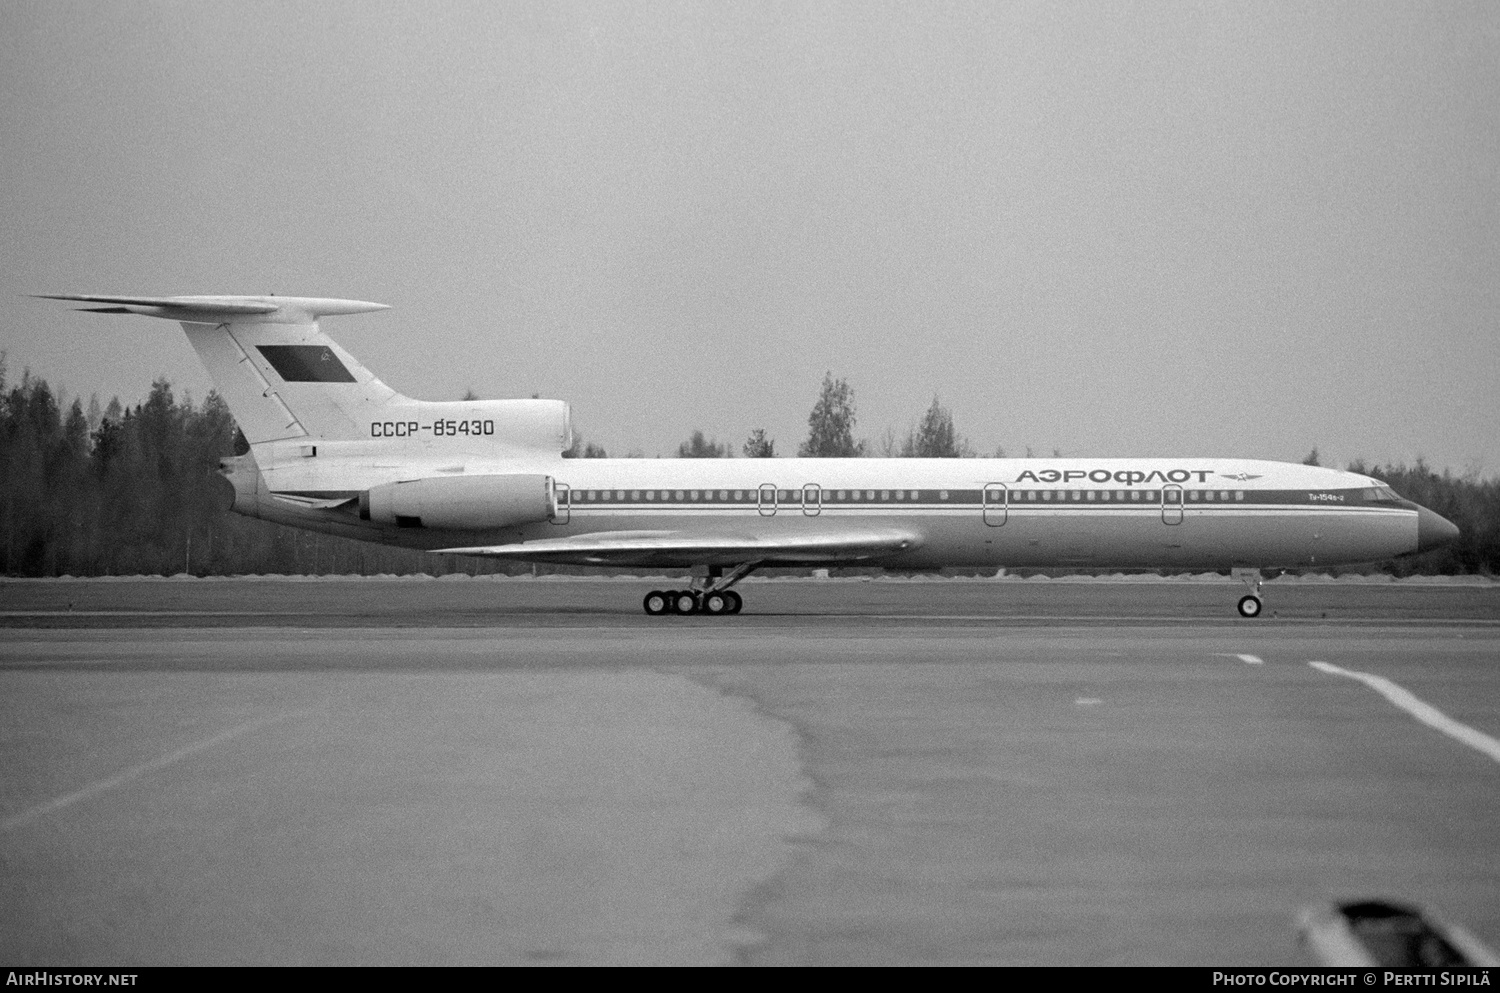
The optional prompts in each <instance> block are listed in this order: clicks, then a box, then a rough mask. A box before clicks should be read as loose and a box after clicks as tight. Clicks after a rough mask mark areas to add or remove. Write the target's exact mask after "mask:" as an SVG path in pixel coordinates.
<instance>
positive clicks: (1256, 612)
mask: <svg viewBox="0 0 1500 993" xmlns="http://www.w3.org/2000/svg"><path fill="white" fill-rule="evenodd" d="M1234 576H1235V578H1236V579H1238V580H1239V581H1240V582H1242V583H1244V584H1245V588H1246V589H1248V590H1249V591H1250V593H1249V595H1248V596H1242V597H1240V602H1239V604H1238V605H1237V606H1238V608H1239V612H1240V616H1241V617H1244V618H1251V617H1259V616H1260V612H1261V609H1262V607H1263V606H1264V604H1262V603H1261V600H1260V570H1259V569H1235V570H1234Z"/></svg>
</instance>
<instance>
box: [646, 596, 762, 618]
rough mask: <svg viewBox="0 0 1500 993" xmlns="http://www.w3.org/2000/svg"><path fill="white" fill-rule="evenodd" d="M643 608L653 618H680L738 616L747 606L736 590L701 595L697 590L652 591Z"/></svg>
mask: <svg viewBox="0 0 1500 993" xmlns="http://www.w3.org/2000/svg"><path fill="white" fill-rule="evenodd" d="M641 606H643V607H644V608H646V613H647V614H649V615H651V616H652V617H661V616H662V615H664V614H677V615H678V616H680V617H688V616H691V615H693V614H708V615H709V616H711V617H719V616H722V615H724V614H738V613H739V612H740V610H741V608H743V607H744V606H745V601H744V600H743V599H741V597H740V595H739V594H738V593H736V592H735V591H734V590H715V591H713V592H710V593H700V592H699V591H697V590H652V591H651V592H650V593H647V594H646V598H645V599H644V600H643V601H641Z"/></svg>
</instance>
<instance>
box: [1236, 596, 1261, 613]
mask: <svg viewBox="0 0 1500 993" xmlns="http://www.w3.org/2000/svg"><path fill="white" fill-rule="evenodd" d="M1260 607H1261V603H1260V597H1258V596H1242V597H1240V603H1239V611H1240V616H1241V617H1259V616H1260Z"/></svg>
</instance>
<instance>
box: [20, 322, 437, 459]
mask: <svg viewBox="0 0 1500 993" xmlns="http://www.w3.org/2000/svg"><path fill="white" fill-rule="evenodd" d="M46 299H49V300H76V301H84V302H87V303H102V304H109V305H110V306H107V307H98V308H87V309H90V310H94V311H96V312H100V313H117V314H143V315H145V316H148V317H163V318H166V319H168V320H174V321H178V322H180V323H181V324H182V327H183V330H185V331H186V332H187V336H188V341H190V342H191V343H192V345H193V348H194V350H196V351H197V353H198V357H199V358H200V359H202V360H203V364H204V365H205V366H207V367H208V371H209V374H210V375H212V376H213V379H214V384H215V385H216V386H217V387H218V390H219V392H220V394H222V395H223V397H224V400H225V401H226V402H227V403H228V404H229V409H230V410H231V411H232V412H233V413H234V417H235V420H236V421H237V422H238V423H239V426H240V429H241V430H242V431H244V432H245V437H246V438H247V439H248V440H249V441H250V443H251V444H252V445H253V444H258V443H260V442H264V441H282V440H287V439H293V438H303V437H311V438H323V439H329V440H334V439H354V438H363V437H366V436H367V435H368V432H367V431H362V430H361V428H360V426H361V425H368V423H369V422H370V421H371V420H372V419H378V414H376V413H375V412H376V411H378V410H379V409H380V408H383V407H385V406H387V405H388V404H391V403H403V402H408V401H407V398H406V397H404V396H402V395H401V394H399V393H397V392H396V391H395V390H393V389H391V388H390V387H389V386H386V385H385V384H384V383H382V382H381V381H380V380H379V379H377V378H375V375H374V373H372V372H370V370H368V369H366V368H365V367H364V366H363V365H361V364H360V363H359V361H358V360H356V359H355V358H354V356H352V355H350V354H349V353H348V352H346V351H344V350H343V349H342V348H341V347H339V345H338V344H337V343H336V342H335V341H334V340H333V339H332V338H329V337H328V336H327V335H326V334H324V333H323V332H322V330H321V329H320V328H319V327H318V318H320V317H326V316H331V315H335V314H362V313H368V312H370V311H376V310H386V309H388V308H387V307H386V305H385V304H379V303H366V302H364V301H361V300H327V299H320V298H314V297H274V296H264V297H259V296H184V297H116V296H77V295H59V296H48V297H46Z"/></svg>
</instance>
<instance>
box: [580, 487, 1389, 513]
mask: <svg viewBox="0 0 1500 993" xmlns="http://www.w3.org/2000/svg"><path fill="white" fill-rule="evenodd" d="M590 492H592V493H595V494H598V496H597V497H596V498H595V499H592V500H590V499H589V498H588V494H589V493H590ZM679 492H680V493H682V494H683V495H682V496H681V497H678V496H677V494H678V493H679ZM698 492H699V494H700V495H699V498H698V499H696V500H695V499H693V498H692V493H693V491H691V490H681V491H679V490H675V489H670V490H663V489H661V488H660V487H657V488H655V489H647V488H642V489H633V490H618V489H615V488H611V489H609V490H604V489H603V488H601V487H595V488H593V489H592V490H591V489H589V488H588V487H579V488H575V489H573V490H572V496H571V500H570V504H571V505H572V506H574V507H578V508H580V509H587V508H589V507H600V508H603V507H652V506H657V507H660V506H668V507H684V506H685V507H693V506H708V507H740V508H752V507H757V506H759V494H758V491H756V490H753V489H745V490H738V491H734V490H730V491H728V494H729V495H728V498H727V499H720V498H719V495H718V494H719V493H720V491H718V490H700V491H698ZM736 492H738V493H740V494H741V496H740V497H739V499H736V498H735V497H734V494H735V493H736ZM840 492H843V493H845V494H846V496H845V498H844V499H842V500H840V499H838V496H837V494H838V493H840ZM870 492H871V491H869V490H849V489H845V490H842V491H840V490H823V491H822V498H821V501H820V502H818V503H817V506H820V507H822V508H823V509H824V510H831V509H837V508H839V507H851V508H870V507H879V508H897V509H900V508H902V507H906V508H910V509H923V510H926V509H942V508H945V507H946V508H957V507H964V508H969V507H978V506H980V505H981V503H982V501H983V491H982V490H944V491H939V490H913V489H902V490H901V492H902V493H904V494H906V496H905V497H904V498H903V499H899V500H898V499H896V497H895V491H894V490H876V491H874V492H875V493H876V497H875V498H874V499H871V498H870V497H869V495H868V494H869V493H870ZM940 492H942V493H946V494H947V496H946V497H940V496H939V493H940ZM1209 492H1212V493H1213V499H1205V494H1207V493H1209ZM647 493H650V494H651V496H650V497H649V498H648V497H647V496H646V494H647ZM781 493H782V494H785V495H783V496H780V497H779V498H778V499H777V501H776V506H778V507H801V506H802V495H803V490H801V489H796V488H789V489H785V490H782V491H781ZM914 493H915V494H917V496H916V497H913V496H912V494H914ZM1043 493H1047V494H1049V495H1050V498H1044V497H1043ZM1105 493H1107V494H1108V497H1107V498H1106V497H1105V496H1104V494H1105ZM1367 493H1368V491H1367V490H1364V489H1344V490H1326V491H1311V490H1235V489H1221V488H1219V487H1212V488H1210V487H1185V488H1184V489H1183V499H1182V504H1181V505H1182V507H1183V508H1184V509H1188V510H1201V509H1205V508H1207V509H1213V508H1216V507H1223V508H1229V509H1233V508H1246V507H1266V506H1279V507H1284V506H1295V507H1321V508H1328V509H1338V510H1350V509H1355V508H1366V507H1386V508H1393V509H1394V508H1397V507H1398V506H1399V505H1397V504H1395V503H1394V502H1392V501H1390V500H1384V499H1371V498H1369V497H1368V495H1367ZM1075 494H1076V495H1077V499H1074V495H1075ZM1090 494H1093V498H1092V499H1090ZM1133 494H1139V498H1138V499H1132V498H1131V497H1132V495H1133ZM1195 494H1196V495H1197V499H1194V495H1195ZM1007 497H1008V500H1007V504H1006V505H1007V506H1009V507H1010V508H1011V509H1018V510H1028V509H1029V510H1097V509H1104V510H1160V509H1161V506H1162V499H1161V490H1159V489H1156V490H1146V489H1138V490H1134V491H1132V490H1128V489H1123V490H1122V489H1110V490H1062V489H1014V488H1013V489H1011V490H1009V492H1008V493H1007ZM1330 497H1332V499H1330ZM991 505H992V506H999V505H1000V504H999V501H998V500H996V499H995V498H993V497H992V498H991ZM767 506H769V503H768V504H767ZM1173 506H1174V507H1175V506H1176V504H1173Z"/></svg>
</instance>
